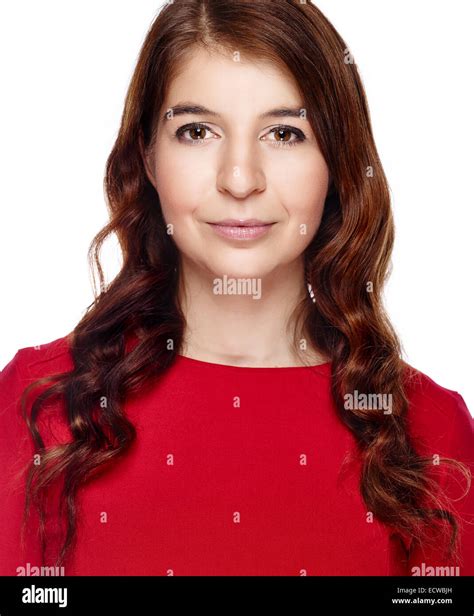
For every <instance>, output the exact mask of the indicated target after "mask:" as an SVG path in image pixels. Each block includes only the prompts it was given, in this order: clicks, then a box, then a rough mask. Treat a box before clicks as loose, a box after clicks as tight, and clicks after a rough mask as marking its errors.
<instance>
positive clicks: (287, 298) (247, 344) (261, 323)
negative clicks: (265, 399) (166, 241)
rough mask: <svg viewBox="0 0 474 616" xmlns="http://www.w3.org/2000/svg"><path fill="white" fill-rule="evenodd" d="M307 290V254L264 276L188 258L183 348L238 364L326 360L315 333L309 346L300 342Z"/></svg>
mask: <svg viewBox="0 0 474 616" xmlns="http://www.w3.org/2000/svg"><path fill="white" fill-rule="evenodd" d="M305 295H307V288H306V285H305V282H304V266H303V261H302V260H297V261H294V262H292V263H289V264H285V265H282V266H280V267H279V268H278V270H273V271H272V272H270V273H269V274H267V275H265V276H264V277H261V278H259V277H253V276H247V275H235V276H234V275H233V274H230V273H229V274H227V275H224V274H220V275H219V274H216V273H214V272H211V271H208V270H203V269H202V268H200V267H199V266H198V265H196V264H195V263H193V262H189V261H188V260H186V259H185V258H183V259H182V265H181V270H180V285H179V293H178V299H179V303H180V306H181V310H182V312H183V314H184V316H185V320H186V328H185V332H184V344H183V348H182V349H181V350H180V352H181V354H183V355H186V356H187V357H192V358H195V359H201V360H202V361H209V362H215V363H223V364H230V365H237V366H239V365H246V366H293V365H316V364H318V363H323V362H324V361H326V358H324V357H323V356H321V355H320V354H319V353H318V352H317V351H316V349H314V348H312V347H311V343H310V340H309V339H307V338H306V349H303V350H301V348H300V347H299V345H296V346H295V342H294V335H293V334H294V323H292V321H291V318H292V313H293V310H294V308H295V306H296V305H297V304H298V303H299V302H300V301H301V300H302V299H304V297H305ZM302 346H303V347H304V344H303V345H302Z"/></svg>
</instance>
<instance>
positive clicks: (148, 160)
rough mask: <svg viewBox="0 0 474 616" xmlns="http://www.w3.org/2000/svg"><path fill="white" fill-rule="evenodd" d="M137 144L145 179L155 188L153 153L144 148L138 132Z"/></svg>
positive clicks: (141, 133) (141, 135)
mask: <svg viewBox="0 0 474 616" xmlns="http://www.w3.org/2000/svg"><path fill="white" fill-rule="evenodd" d="M138 144H139V148H140V155H141V158H142V163H143V167H144V169H145V173H146V175H147V178H148V179H149V180H150V182H151V184H152V185H153V186H154V187H155V189H156V186H155V172H154V169H155V165H154V156H153V153H152V152H151V151H149V150H147V149H146V148H145V144H144V139H143V132H142V131H141V130H140V134H139V137H138Z"/></svg>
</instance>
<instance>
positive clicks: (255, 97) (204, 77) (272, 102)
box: [164, 48, 302, 117]
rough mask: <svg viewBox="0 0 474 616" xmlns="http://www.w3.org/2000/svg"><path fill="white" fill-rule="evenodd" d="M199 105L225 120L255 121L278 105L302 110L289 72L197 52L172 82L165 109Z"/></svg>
mask: <svg viewBox="0 0 474 616" xmlns="http://www.w3.org/2000/svg"><path fill="white" fill-rule="evenodd" d="M189 100H192V101H195V102H196V103H199V104H201V105H204V106H205V107H207V108H208V109H212V110H213V111H216V112H217V113H218V114H220V115H222V116H227V115H228V116H230V115H233V116H234V115H235V114H236V113H237V112H239V113H240V114H241V115H242V116H246V115H248V116H249V117H253V116H256V115H259V114H260V113H263V112H265V111H266V110H267V109H270V108H272V107H275V106H276V105H287V106H289V107H301V106H302V98H301V96H300V93H299V90H298V87H297V84H296V81H295V80H294V78H293V76H292V75H291V73H290V72H289V71H288V70H285V69H284V68H283V67H281V66H279V65H277V64H275V63H270V62H264V61H257V60H254V59H251V58H248V57H247V56H246V55H245V54H243V53H240V54H239V52H238V50H236V52H235V53H234V54H232V53H231V52H228V54H227V55H224V54H223V53H217V52H210V51H207V50H206V49H203V48H197V49H196V50H195V51H193V53H192V54H191V53H190V54H188V56H187V58H186V59H184V60H182V62H181V64H180V66H179V67H178V69H177V71H176V73H175V77H174V78H173V79H172V80H171V82H170V84H169V86H168V91H167V95H166V98H165V105H164V106H165V108H169V107H172V106H174V105H177V104H178V103H179V102H181V101H189Z"/></svg>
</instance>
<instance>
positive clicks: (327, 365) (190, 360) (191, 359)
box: [176, 353, 332, 373]
mask: <svg viewBox="0 0 474 616" xmlns="http://www.w3.org/2000/svg"><path fill="white" fill-rule="evenodd" d="M176 357H177V358H178V359H179V360H180V361H184V362H188V363H194V364H201V365H202V366H208V367H211V366H212V367H218V368H231V369H234V370H308V369H311V370H314V369H315V368H318V369H319V370H323V371H325V372H327V373H330V372H331V364H332V362H330V361H328V362H324V363H322V364H316V365H314V366H234V365H231V364H219V363H215V362H210V361H204V360H202V359H195V358H194V357H187V356H186V355H181V354H180V353H178V354H177V355H176Z"/></svg>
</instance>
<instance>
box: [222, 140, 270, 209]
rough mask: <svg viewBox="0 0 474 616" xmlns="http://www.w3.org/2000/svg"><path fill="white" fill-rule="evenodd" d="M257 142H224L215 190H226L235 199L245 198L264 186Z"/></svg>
mask: <svg viewBox="0 0 474 616" xmlns="http://www.w3.org/2000/svg"><path fill="white" fill-rule="evenodd" d="M258 145H259V144H258V143H256V144H255V146H254V144H250V145H249V144H247V145H242V144H237V145H235V146H232V145H229V144H226V146H227V147H226V148H223V150H222V152H221V159H220V161H219V168H218V172H217V178H216V182H217V190H218V191H219V192H227V193H229V194H231V195H232V196H233V197H235V198H236V199H245V198H246V197H248V196H249V195H251V194H252V193H254V192H262V191H264V190H265V188H266V178H265V173H264V171H263V169H262V165H261V160H260V156H259V153H258V151H257V150H258Z"/></svg>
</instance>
